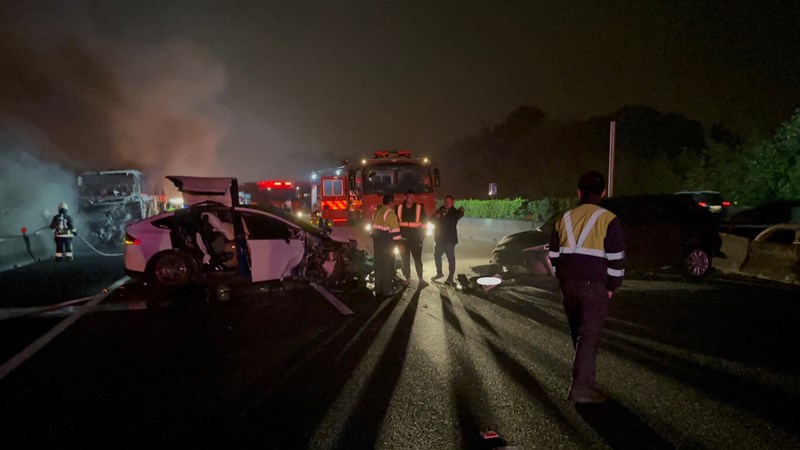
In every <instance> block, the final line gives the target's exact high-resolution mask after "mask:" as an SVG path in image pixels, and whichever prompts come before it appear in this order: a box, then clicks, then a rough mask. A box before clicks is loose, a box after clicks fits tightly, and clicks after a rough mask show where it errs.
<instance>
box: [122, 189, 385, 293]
mask: <svg viewBox="0 0 800 450" xmlns="http://www.w3.org/2000/svg"><path fill="white" fill-rule="evenodd" d="M167 178H168V179H170V180H171V181H173V183H175V185H176V187H177V188H178V189H179V190H180V191H181V192H182V194H183V196H184V202H185V204H186V205H190V206H187V207H184V208H182V209H178V210H176V211H171V212H167V213H164V214H160V215H158V216H155V217H150V218H147V219H144V220H140V221H138V222H135V223H132V224H129V225H128V226H127V227H126V236H125V244H126V245H125V270H126V272H127V273H128V275H130V276H132V277H136V278H143V279H145V280H147V281H148V282H149V283H152V284H155V285H158V286H161V287H180V286H185V285H188V284H193V283H201V282H204V281H209V280H212V279H217V278H228V277H229V276H230V277H235V278H237V279H240V280H241V279H244V280H246V281H251V282H264V281H275V280H287V279H295V280H297V279H300V280H305V281H308V282H312V283H317V284H319V285H322V286H325V287H327V288H328V289H331V290H343V289H346V288H348V287H352V286H353V285H356V284H358V283H360V282H361V281H362V280H363V279H365V278H366V275H367V274H368V273H369V271H370V270H371V268H370V267H369V265H368V263H367V257H366V253H365V252H363V251H361V250H358V249H357V248H356V245H355V243H354V242H340V241H335V240H333V239H332V238H331V237H329V236H328V235H327V233H326V232H325V231H324V230H321V229H319V228H317V227H315V226H313V225H310V224H308V223H305V222H303V221H301V220H298V219H297V218H295V217H294V216H292V215H291V214H285V213H283V212H281V211H279V210H277V209H274V208H270V207H265V208H255V207H242V206H239V205H238V183H237V181H236V179H235V178H201V177H176V176H171V177H167Z"/></svg>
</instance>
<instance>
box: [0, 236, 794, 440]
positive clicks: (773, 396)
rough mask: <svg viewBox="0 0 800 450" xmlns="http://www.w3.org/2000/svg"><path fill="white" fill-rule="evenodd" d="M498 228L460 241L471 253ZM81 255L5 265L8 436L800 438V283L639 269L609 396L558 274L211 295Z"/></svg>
mask: <svg viewBox="0 0 800 450" xmlns="http://www.w3.org/2000/svg"><path fill="white" fill-rule="evenodd" d="M492 247H493V246H492V245H490V244H485V243H478V242H465V243H462V244H459V246H458V247H457V254H458V256H459V267H458V272H460V273H467V272H468V271H469V267H470V266H471V265H476V264H482V263H486V260H487V259H488V255H489V252H490V250H491V248H492ZM426 255H428V256H426V258H427V260H426V267H425V271H426V276H427V277H430V276H431V275H433V273H434V269H433V264H432V261H431V260H430V259H431V257H430V252H426ZM71 264H72V265H65V264H63V263H60V264H56V263H54V262H42V263H38V264H36V265H33V266H27V267H24V268H21V269H17V270H15V271H10V272H4V273H0V292H2V300H0V306H1V307H2V308H0V319H2V320H0V344H1V345H0V356H2V360H0V364H3V366H2V368H0V377H2V378H0V424H2V430H3V436H4V438H5V440H6V441H10V440H12V438H14V440H16V438H20V439H23V440H24V442H25V443H26V444H29V443H33V442H45V441H55V442H57V443H59V444H60V445H61V446H63V443H65V442H69V441H82V442H85V441H94V442H97V443H114V444H119V443H131V442H139V441H146V442H170V443H171V442H176V443H177V442H180V443H183V444H186V443H195V444H200V445H203V446H205V447H208V446H210V445H224V446H226V447H233V448H237V447H246V448H250V447H258V448H314V449H316V448H323V449H327V448H341V449H362V448H363V449H370V448H382V449H460V448H474V449H480V448H492V446H495V445H497V442H498V441H493V442H491V443H490V442H487V441H484V440H483V439H482V437H481V433H483V432H486V431H488V430H493V431H496V432H498V433H499V434H500V435H501V436H502V437H503V438H504V439H505V441H507V443H508V445H509V446H514V447H517V448H524V449H534V448H537V449H538V448H545V449H551V448H631V449H640V448H747V449H753V448H800V427H798V424H800V421H798V414H797V412H796V410H795V408H796V406H797V404H798V400H800V383H799V381H800V377H799V376H800V363H799V362H798V359H797V355H796V353H797V352H796V349H795V348H796V342H797V338H796V332H795V328H796V326H795V324H796V322H797V319H796V318H797V317H798V314H800V293H799V292H798V290H797V289H792V288H788V287H776V286H771V285H765V284H747V283H740V282H732V281H726V280H722V279H718V278H715V277H711V278H710V279H709V280H707V281H704V282H699V283H687V282H684V281H683V280H681V279H680V278H678V277H675V276H671V275H668V274H667V275H663V274H659V275H656V276H643V277H642V276H640V277H638V278H637V279H628V280H626V282H625V285H624V288H623V289H622V290H620V291H619V292H618V294H617V295H616V296H615V298H614V300H613V301H612V304H611V308H610V312H609V320H608V325H607V328H606V331H605V334H604V337H603V341H602V343H601V354H600V360H599V367H598V380H599V382H600V383H601V385H602V389H603V390H604V391H605V392H606V393H608V394H609V396H610V397H611V400H610V401H609V402H607V403H605V404H603V405H599V406H586V407H579V408H576V407H575V406H574V405H572V404H570V403H569V402H567V401H566V400H565V397H566V395H567V389H568V385H569V373H570V366H571V359H572V350H571V345H570V340H569V335H568V330H567V325H566V321H565V319H564V316H563V311H562V309H561V303H560V301H561V300H560V295H559V294H558V293H557V291H554V290H553V285H552V283H549V282H548V280H542V282H541V283H540V284H539V285H537V286H520V285H514V284H508V285H501V286H499V287H497V288H494V289H492V290H491V291H489V292H485V293H476V292H465V291H461V290H458V289H455V288H452V287H448V286H444V285H441V284H431V285H430V286H428V287H426V288H424V289H421V290H418V289H416V288H417V285H416V282H413V283H412V285H411V286H410V287H409V288H408V289H406V291H404V292H403V293H402V295H398V296H396V297H394V298H389V299H385V300H381V301H378V300H376V299H375V298H373V297H372V296H371V293H370V292H369V291H368V290H367V289H361V290H357V291H353V292H347V293H340V294H337V297H338V298H339V299H340V300H341V301H342V302H343V303H344V304H346V305H347V307H349V308H350V309H351V310H352V311H353V314H351V315H344V314H342V313H341V312H340V311H339V310H338V309H336V308H335V307H334V306H333V305H332V304H330V303H328V302H327V301H326V300H325V299H324V298H323V297H322V296H321V295H319V294H318V293H317V292H316V291H315V290H313V289H312V288H310V287H308V286H303V285H301V284H287V285H277V284H261V285H250V286H238V287H233V288H232V290H231V292H230V295H229V297H230V299H229V300H224V299H225V298H226V297H224V296H223V297H222V298H223V300H216V301H208V300H207V298H208V297H209V296H208V292H207V291H206V290H205V289H202V288H198V289H187V290H184V291H181V292H177V293H170V294H164V293H160V292H157V291H155V290H153V289H152V288H150V287H148V286H144V285H142V284H139V283H135V282H133V281H129V282H127V283H125V284H123V285H121V286H119V287H117V288H116V289H115V290H113V292H111V293H110V295H108V296H107V297H105V296H103V295H99V296H96V294H98V293H100V292H102V289H103V287H109V286H111V285H112V284H114V282H115V281H117V280H119V279H120V278H122V274H123V271H122V261H121V258H102V257H99V256H91V255H88V254H84V255H79V257H78V258H77V259H76V261H75V262H73V263H71ZM86 296H95V297H93V300H92V302H94V303H91V306H85V305H86V303H85V302H82V303H80V304H76V305H72V306H66V307H63V308H58V309H55V308H51V309H42V308H43V307H46V306H47V305H52V304H56V303H61V302H64V301H67V300H70V299H72V298H79V297H86ZM4 361H5V363H3V362H4Z"/></svg>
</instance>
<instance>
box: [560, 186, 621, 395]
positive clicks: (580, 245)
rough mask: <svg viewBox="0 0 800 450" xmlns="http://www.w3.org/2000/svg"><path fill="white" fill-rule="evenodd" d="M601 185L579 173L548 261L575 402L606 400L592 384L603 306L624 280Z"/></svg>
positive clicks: (614, 221)
mask: <svg viewBox="0 0 800 450" xmlns="http://www.w3.org/2000/svg"><path fill="white" fill-rule="evenodd" d="M605 186H606V185H605V180H604V177H603V175H602V174H600V173H599V172H588V173H585V174H583V175H582V176H581V177H580V179H579V180H578V198H579V199H580V203H579V205H578V206H577V207H575V208H573V209H571V210H569V211H567V212H565V213H564V215H563V216H561V217H560V218H559V219H558V220H557V221H556V224H555V228H554V229H553V234H552V236H551V237H550V252H549V256H550V261H551V263H552V265H553V268H554V269H555V271H556V276H557V277H558V281H559V285H560V287H561V293H562V294H563V296H564V312H565V313H566V316H567V321H568V322H569V329H570V334H571V335H572V345H573V348H574V349H575V358H574V361H573V363H572V385H571V386H570V391H569V396H568V399H569V400H570V401H572V402H574V403H601V402H603V401H605V400H606V396H605V395H604V394H603V393H601V392H600V391H598V390H597V385H596V379H595V369H596V367H597V346H598V344H599V343H600V332H601V330H602V329H603V326H604V325H605V321H606V311H607V310H608V304H609V302H610V301H611V297H612V295H613V294H614V291H615V290H616V289H617V288H619V287H620V285H622V278H623V276H624V275H625V269H624V265H623V263H624V260H625V241H624V237H623V232H622V225H621V224H620V221H619V219H618V218H617V216H615V215H614V213H612V212H611V211H608V210H605V209H603V208H601V207H600V206H598V203H599V202H600V199H601V198H602V197H603V196H604V195H605Z"/></svg>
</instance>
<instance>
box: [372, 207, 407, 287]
mask: <svg viewBox="0 0 800 450" xmlns="http://www.w3.org/2000/svg"><path fill="white" fill-rule="evenodd" d="M391 204H392V196H391V195H384V196H383V204H382V205H381V206H380V207H378V209H377V210H376V211H375V215H374V216H372V244H373V249H374V253H375V296H392V295H395V294H397V293H398V292H400V290H399V289H398V288H396V287H395V286H394V274H395V271H396V268H395V256H394V248H395V246H396V245H397V244H398V243H399V241H400V239H401V238H402V236H401V235H400V223H399V222H398V220H397V214H395V212H394V208H392V207H391Z"/></svg>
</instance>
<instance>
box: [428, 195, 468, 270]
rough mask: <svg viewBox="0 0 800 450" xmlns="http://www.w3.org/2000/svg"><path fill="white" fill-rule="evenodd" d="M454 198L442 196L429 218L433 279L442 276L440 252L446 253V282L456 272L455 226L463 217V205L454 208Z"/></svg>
mask: <svg viewBox="0 0 800 450" xmlns="http://www.w3.org/2000/svg"><path fill="white" fill-rule="evenodd" d="M454 204H455V199H454V198H453V196H452V195H448V196H447V197H445V198H444V205H443V206H442V207H440V208H439V209H437V210H436V213H435V214H434V215H433V217H432V218H431V221H432V222H433V224H434V226H435V228H434V229H433V241H434V243H435V245H434V247H433V260H434V262H435V263H436V275H435V276H434V277H433V280H438V279H439V278H442V277H443V276H444V273H442V254H445V255H447V266H448V269H449V273H448V276H447V281H446V283H447V284H451V283H452V282H453V276H454V275H455V273H456V244H458V231H457V229H456V226H457V225H458V221H459V220H461V218H462V217H464V207H463V206H462V207H460V208H458V209H456V208H455V206H454Z"/></svg>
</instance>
